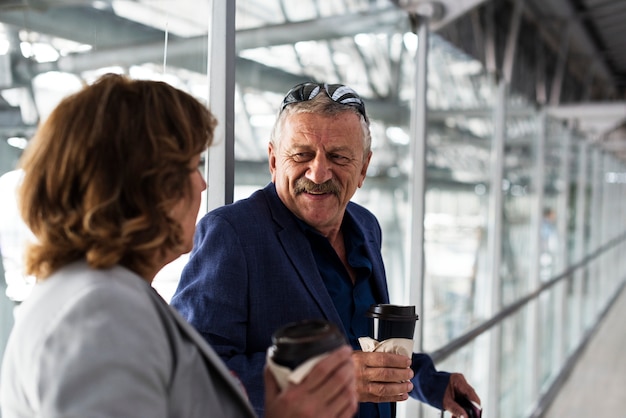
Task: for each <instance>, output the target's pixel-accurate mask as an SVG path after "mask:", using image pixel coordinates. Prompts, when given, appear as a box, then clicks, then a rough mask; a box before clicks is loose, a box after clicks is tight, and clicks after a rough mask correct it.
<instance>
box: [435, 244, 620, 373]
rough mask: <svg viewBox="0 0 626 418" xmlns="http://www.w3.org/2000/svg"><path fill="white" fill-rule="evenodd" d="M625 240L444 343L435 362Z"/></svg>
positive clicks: (446, 356)
mask: <svg viewBox="0 0 626 418" xmlns="http://www.w3.org/2000/svg"><path fill="white" fill-rule="evenodd" d="M624 240H626V234H622V235H621V236H619V237H617V238H614V239H612V240H610V241H609V242H607V243H606V244H604V245H602V246H601V247H599V248H598V249H597V250H595V251H594V252H593V253H591V254H589V255H587V256H586V257H584V258H583V259H582V260H581V261H579V262H577V263H575V264H573V265H572V266H570V267H569V268H568V269H567V270H565V271H563V272H562V273H560V274H558V275H557V276H555V277H554V278H552V279H550V280H549V281H547V282H545V283H543V284H542V285H541V286H539V287H538V288H537V289H535V290H534V291H532V292H530V293H529V294H528V295H526V296H524V297H523V298H521V299H519V300H517V301H515V302H514V303H512V304H510V305H508V306H507V307H505V308H503V309H502V310H501V311H500V312H498V313H497V314H496V315H494V316H493V317H492V318H490V319H488V320H486V321H485V322H482V323H481V324H479V325H477V326H476V327H474V328H472V329H470V330H469V331H467V332H466V333H465V334H462V335H460V336H459V337H457V338H455V339H453V340H452V341H450V342H449V343H448V344H446V345H444V346H443V347H441V348H439V349H437V350H435V351H433V352H431V353H429V354H430V357H431V358H432V360H433V362H435V363H438V362H441V361H443V360H445V359H446V358H448V357H449V356H450V355H451V354H453V353H454V352H456V351H457V350H459V349H460V348H462V347H464V346H465V345H467V344H468V343H469V342H471V341H472V340H474V339H475V338H476V337H478V336H479V335H481V334H483V333H484V332H486V331H488V330H489V329H491V328H492V327H493V326H495V325H497V324H499V323H500V322H502V321H503V320H504V319H505V318H507V317H509V316H510V315H512V314H514V313H515V312H517V311H518V310H520V309H521V308H522V307H523V306H525V305H526V304H527V303H529V302H530V301H532V300H533V299H536V298H538V297H539V295H540V294H541V293H542V292H544V291H546V290H547V289H549V288H551V287H552V286H554V285H555V284H556V283H558V282H560V281H561V280H564V279H569V278H570V277H571V276H572V274H573V272H574V271H575V270H578V269H579V268H582V267H585V266H586V265H587V264H589V262H590V261H592V260H593V259H595V258H597V257H598V256H600V255H601V254H602V253H604V252H606V251H608V250H609V249H611V248H612V247H614V246H616V245H617V244H619V243H621V242H622V241H624Z"/></svg>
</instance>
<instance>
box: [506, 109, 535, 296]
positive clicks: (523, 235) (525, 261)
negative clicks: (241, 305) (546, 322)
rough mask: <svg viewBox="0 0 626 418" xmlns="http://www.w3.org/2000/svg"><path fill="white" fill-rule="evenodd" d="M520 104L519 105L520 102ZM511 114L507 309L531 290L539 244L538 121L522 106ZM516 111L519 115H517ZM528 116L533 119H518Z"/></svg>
mask: <svg viewBox="0 0 626 418" xmlns="http://www.w3.org/2000/svg"><path fill="white" fill-rule="evenodd" d="M517 102H519V101H517ZM509 107H510V110H509V112H507V114H508V115H509V116H507V121H506V127H507V129H506V139H505V158H504V180H503V186H502V187H503V189H504V208H503V230H502V266H501V272H500V277H501V280H502V304H503V306H506V305H508V304H510V303H511V302H513V301H515V300H516V299H517V298H519V297H521V296H523V295H524V294H525V293H526V292H528V291H529V290H530V289H529V280H530V278H531V272H530V270H529V269H530V267H531V266H532V263H531V262H530V259H531V256H532V255H533V254H534V252H533V250H532V248H531V245H534V244H533V242H535V240H534V239H533V237H534V236H535V235H534V234H533V232H532V231H533V230H532V222H531V219H532V216H531V214H532V213H533V212H534V211H535V210H534V207H533V202H534V199H535V198H536V189H537V184H535V181H536V180H535V178H536V176H535V173H536V165H537V160H536V158H537V156H536V155H537V154H536V153H537V150H536V144H537V141H536V136H537V135H538V131H537V126H536V123H537V121H536V119H535V118H534V117H533V116H532V115H533V112H532V111H531V110H530V109H529V108H524V107H523V106H522V105H521V104H520V103H517V104H516V105H515V107H513V105H510V106H509ZM514 111H515V112H514ZM521 112H525V113H526V114H527V115H529V116H515V115H514V113H521Z"/></svg>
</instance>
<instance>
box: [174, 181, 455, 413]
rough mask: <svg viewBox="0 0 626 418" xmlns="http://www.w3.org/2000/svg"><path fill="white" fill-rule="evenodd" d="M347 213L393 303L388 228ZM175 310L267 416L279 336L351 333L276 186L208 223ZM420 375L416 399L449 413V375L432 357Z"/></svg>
mask: <svg viewBox="0 0 626 418" xmlns="http://www.w3.org/2000/svg"><path fill="white" fill-rule="evenodd" d="M346 210H347V212H348V213H349V214H350V215H351V217H352V219H353V220H354V222H355V225H356V226H357V227H358V228H359V229H360V230H361V231H362V232H363V235H364V237H365V247H366V251H367V255H368V257H369V259H370V260H371V262H372V267H373V268H372V280H373V286H372V288H373V289H374V297H375V298H376V300H377V302H378V303H389V292H388V290H387V282H386V276H385V269H384V265H383V260H382V255H381V241H382V234H381V230H380V225H379V223H378V221H377V220H376V218H375V216H374V215H373V214H372V213H371V212H370V211H368V210H367V209H365V208H364V207H362V206H359V205H357V204H355V203H353V202H350V203H349V204H348V207H347V209H346ZM171 304H172V306H174V307H175V308H176V309H177V310H178V311H179V312H180V313H181V314H182V316H183V317H185V318H186V319H187V321H189V322H190V323H191V324H192V325H193V326H194V327H195V328H196V329H197V330H198V331H199V332H200V334H202V335H203V336H204V338H206V340H207V341H208V342H209V343H210V344H211V346H212V347H213V349H214V350H215V351H216V352H217V353H218V354H219V355H220V356H221V357H222V359H223V360H224V361H225V362H226V364H227V365H228V367H229V368H230V369H231V370H233V371H234V372H235V373H236V374H237V375H238V377H239V378H240V379H241V381H242V382H243V384H244V386H245V387H246V390H247V391H248V396H249V397H250V400H251V402H252V404H253V405H254V407H255V410H256V411H257V413H258V414H259V416H263V402H264V389H263V367H264V365H265V356H266V351H267V348H268V347H269V346H270V345H271V335H272V333H273V332H274V331H275V330H276V329H278V328H279V327H281V326H283V325H285V324H286V323H288V322H294V321H299V320H304V319H316V318H322V319H326V320H328V321H331V322H333V323H335V324H336V325H337V326H338V327H339V328H340V329H342V330H343V329H344V328H343V324H342V322H341V319H340V317H339V314H338V313H337V311H336V309H335V306H334V305H333V301H332V299H331V297H330V295H329V294H328V292H327V290H326V287H325V285H324V282H323V280H322V277H321V275H320V273H319V271H318V268H317V264H316V262H315V258H314V256H313V254H312V252H311V247H310V245H309V241H308V240H307V238H306V236H305V235H304V233H303V232H302V229H301V227H300V226H299V225H298V223H297V221H296V218H295V216H294V215H293V214H292V213H291V212H290V211H289V209H287V207H286V206H285V205H284V204H283V203H282V201H281V200H280V199H279V197H278V195H277V193H276V188H275V187H274V184H273V183H270V184H268V185H267V186H266V187H265V188H264V189H262V190H258V191H256V192H255V193H253V194H252V195H251V196H250V197H249V198H247V199H243V200H240V201H237V202H235V203H233V204H230V205H226V206H222V207H220V208H217V209H215V210H213V211H211V212H209V213H208V214H206V215H205V216H204V217H203V218H202V219H201V220H200V222H199V223H198V226H197V230H196V235H195V238H194V249H193V250H192V252H191V255H190V259H189V262H188V264H187V265H186V266H185V268H184V269H183V272H182V277H181V280H180V282H179V284H178V288H177V290H176V292H175V294H174V296H173V297H172V300H171ZM364 314H365V313H364ZM344 333H345V330H344ZM412 368H413V369H414V371H415V378H414V379H413V380H414V382H413V383H414V386H415V389H414V391H413V393H412V394H411V395H412V396H414V397H416V398H418V399H419V400H421V401H424V402H426V403H429V404H431V405H433V406H435V407H437V408H441V403H442V399H443V393H444V391H445V388H446V386H447V384H448V380H449V374H448V373H445V372H437V371H436V370H435V368H434V366H433V363H432V361H431V360H430V357H428V356H427V355H425V354H414V355H413V366H412Z"/></svg>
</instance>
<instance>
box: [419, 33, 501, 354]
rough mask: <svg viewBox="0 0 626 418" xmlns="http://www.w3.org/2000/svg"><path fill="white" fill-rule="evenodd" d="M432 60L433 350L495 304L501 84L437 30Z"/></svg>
mask: <svg viewBox="0 0 626 418" xmlns="http://www.w3.org/2000/svg"><path fill="white" fill-rule="evenodd" d="M428 66H429V69H428V74H429V85H428V96H427V97H428V107H429V110H428V115H429V121H428V128H427V132H428V140H427V141H428V142H427V172H426V196H425V209H426V210H425V220H424V228H425V237H424V239H425V242H424V253H425V272H424V312H425V313H427V315H428V320H427V321H424V323H423V329H424V348H425V349H426V350H432V349H435V348H437V347H440V346H442V345H444V344H445V343H447V342H449V341H450V340H452V339H453V338H455V337H458V336H459V335H461V334H462V333H463V332H465V331H467V330H468V329H469V328H470V327H471V326H473V325H475V324H476V323H477V322H478V321H479V320H481V319H484V315H485V311H484V308H485V306H486V305H487V304H488V302H487V300H486V299H485V298H486V295H487V293H486V292H483V291H480V289H483V288H484V287H485V286H486V283H487V280H488V277H487V274H488V263H487V262H486V258H485V257H486V251H487V213H488V197H489V193H488V190H489V188H490V173H491V172H490V169H491V160H490V159H491V143H492V135H493V129H492V114H491V111H490V109H491V108H492V107H493V101H494V96H495V92H494V89H493V88H492V86H491V82H490V79H489V77H488V76H487V75H486V73H485V70H484V69H483V67H482V65H481V64H480V63H479V62H478V61H476V60H474V59H472V58H471V57H468V56H466V55H465V54H463V53H462V52H460V51H459V50H457V49H456V48H455V47H453V46H451V45H449V44H447V43H446V42H445V41H443V40H442V39H440V38H438V37H437V36H433V37H432V46H431V50H430V55H429V60H428ZM474 83H475V84H474ZM477 85H480V86H483V87H482V89H477V88H476V89H475V88H474V86H477ZM468 112H471V116H470V115H469V114H468Z"/></svg>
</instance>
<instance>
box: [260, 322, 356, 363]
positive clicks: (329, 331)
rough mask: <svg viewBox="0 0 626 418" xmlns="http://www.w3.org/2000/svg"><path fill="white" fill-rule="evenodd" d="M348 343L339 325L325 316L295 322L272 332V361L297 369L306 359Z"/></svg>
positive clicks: (270, 349) (270, 350)
mask: <svg viewBox="0 0 626 418" xmlns="http://www.w3.org/2000/svg"><path fill="white" fill-rule="evenodd" d="M344 344H347V343H346V339H345V337H344V336H343V334H342V333H341V331H339V328H337V327H336V326H335V325H333V324H331V323H330V322H327V321H323V320H305V321H300V322H292V323H290V324H287V325H285V326H284V327H282V328H280V329H278V330H277V331H276V332H274V334H273V335H272V346H271V347H270V348H269V356H270V358H271V359H272V361H273V362H274V363H276V364H279V365H281V366H284V367H288V368H290V369H292V370H294V369H295V368H296V367H298V366H299V365H300V364H302V363H304V362H305V361H306V360H308V359H310V358H312V357H315V356H318V355H321V354H324V353H327V352H329V351H333V350H335V349H337V348H339V347H341V346H343V345H344Z"/></svg>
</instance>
